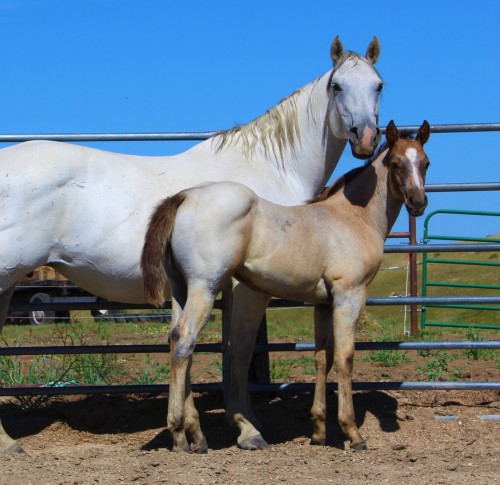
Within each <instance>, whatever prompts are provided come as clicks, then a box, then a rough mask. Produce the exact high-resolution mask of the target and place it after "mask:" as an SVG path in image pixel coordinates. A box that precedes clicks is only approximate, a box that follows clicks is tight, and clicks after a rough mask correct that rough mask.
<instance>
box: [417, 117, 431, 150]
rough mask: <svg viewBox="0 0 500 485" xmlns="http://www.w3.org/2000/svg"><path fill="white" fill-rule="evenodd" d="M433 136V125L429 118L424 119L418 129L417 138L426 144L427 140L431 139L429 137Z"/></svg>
mask: <svg viewBox="0 0 500 485" xmlns="http://www.w3.org/2000/svg"><path fill="white" fill-rule="evenodd" d="M430 136H431V127H430V125H429V123H428V122H427V120H424V122H423V123H422V126H421V127H420V129H419V130H418V133H417V136H416V138H415V139H416V140H418V141H419V142H420V143H422V145H425V144H426V143H427V141H428V140H429V137H430Z"/></svg>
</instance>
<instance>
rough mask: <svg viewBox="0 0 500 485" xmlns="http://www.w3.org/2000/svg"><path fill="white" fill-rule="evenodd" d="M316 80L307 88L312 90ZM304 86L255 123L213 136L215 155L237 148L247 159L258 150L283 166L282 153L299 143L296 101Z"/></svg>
mask: <svg viewBox="0 0 500 485" xmlns="http://www.w3.org/2000/svg"><path fill="white" fill-rule="evenodd" d="M319 80H320V78H318V79H316V80H315V81H313V83H311V84H312V85H313V86H315V85H316V84H317V83H318V82H319ZM308 86H310V85H307V86H304V87H302V88H300V89H298V90H297V91H295V92H294V93H292V94H291V95H290V96H287V97H286V98H284V99H283V100H281V101H280V102H279V103H278V104H277V105H276V106H273V107H272V108H270V109H269V110H267V111H266V112H265V113H264V114H263V115H261V116H259V117H258V118H256V119H255V120H253V121H251V122H249V123H247V124H245V125H239V126H235V127H234V128H230V129H229V130H227V131H224V132H222V133H220V134H218V135H216V136H215V137H214V138H213V140H212V143H213V146H214V147H215V149H216V151H222V150H224V149H225V148H227V147H228V146H230V145H233V146H238V147H239V148H240V149H241V151H242V153H243V155H244V156H245V157H247V158H249V159H250V158H252V157H253V156H254V155H255V152H256V150H257V149H261V150H262V151H263V153H264V156H265V157H266V158H274V159H275V160H280V161H282V162H283V160H284V159H285V150H286V149H287V148H291V149H292V150H293V149H294V148H295V147H296V146H297V143H299V142H300V125H299V115H298V109H297V98H298V97H299V96H300V95H301V94H302V93H303V92H304V91H305V90H306V88H308Z"/></svg>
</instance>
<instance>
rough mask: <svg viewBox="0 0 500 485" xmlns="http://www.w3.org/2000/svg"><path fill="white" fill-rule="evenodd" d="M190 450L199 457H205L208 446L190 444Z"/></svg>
mask: <svg viewBox="0 0 500 485" xmlns="http://www.w3.org/2000/svg"><path fill="white" fill-rule="evenodd" d="M190 449H191V451H192V452H193V453H198V454H199V455H205V454H207V453H208V445H207V444H206V443H205V444H204V445H195V444H194V443H191V446H190Z"/></svg>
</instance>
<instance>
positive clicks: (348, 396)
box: [333, 287, 367, 451]
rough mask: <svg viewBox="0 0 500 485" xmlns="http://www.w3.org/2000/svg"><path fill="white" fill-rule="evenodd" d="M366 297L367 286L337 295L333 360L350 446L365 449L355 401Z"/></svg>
mask: <svg viewBox="0 0 500 485" xmlns="http://www.w3.org/2000/svg"><path fill="white" fill-rule="evenodd" d="M365 299H366V291H365V288H364V287H362V288H355V289H352V290H349V291H344V292H342V294H341V295H340V294H337V295H335V296H334V310H333V321H334V325H333V333H334V351H333V352H334V360H335V365H336V366H337V374H338V405H339V409H338V419H339V424H340V426H341V428H342V430H343V431H344V433H345V434H346V435H347V437H348V438H349V441H350V442H351V448H354V449H355V450H358V451H360V450H366V449H367V446H366V443H365V440H364V439H363V438H362V436H361V434H360V432H359V430H358V427H357V425H356V418H355V415H354V405H353V402H352V367H353V359H354V333H355V331H356V325H357V323H358V320H359V317H360V315H361V312H362V311H363V308H364V305H365Z"/></svg>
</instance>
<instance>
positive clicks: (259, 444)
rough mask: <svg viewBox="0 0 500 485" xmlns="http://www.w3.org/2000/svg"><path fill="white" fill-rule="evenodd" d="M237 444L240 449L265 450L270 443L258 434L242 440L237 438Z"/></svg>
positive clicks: (269, 446)
mask: <svg viewBox="0 0 500 485" xmlns="http://www.w3.org/2000/svg"><path fill="white" fill-rule="evenodd" d="M238 446H239V447H240V448H241V449H242V450H267V449H268V448H271V445H270V444H269V443H268V442H267V441H266V440H265V439H264V438H263V437H262V436H261V435H260V434H258V435H255V436H249V437H248V438H245V439H243V440H241V441H240V440H238Z"/></svg>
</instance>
